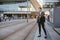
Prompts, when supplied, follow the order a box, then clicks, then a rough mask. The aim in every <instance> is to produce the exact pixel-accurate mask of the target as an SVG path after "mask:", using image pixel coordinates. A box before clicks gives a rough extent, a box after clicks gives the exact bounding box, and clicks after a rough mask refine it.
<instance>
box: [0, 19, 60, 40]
mask: <svg viewBox="0 0 60 40" xmlns="http://www.w3.org/2000/svg"><path fill="white" fill-rule="evenodd" d="M35 23H36V20H35V19H34V20H29V22H28V23H27V22H23V23H19V24H16V25H12V26H9V27H5V28H0V40H60V35H58V34H57V33H56V32H55V31H54V30H53V27H52V25H50V24H49V22H47V21H46V23H45V28H46V31H47V38H46V39H45V38H44V37H45V35H44V31H43V29H42V28H41V30H42V31H41V37H38V35H39V33H38V25H37V23H36V24H35Z"/></svg>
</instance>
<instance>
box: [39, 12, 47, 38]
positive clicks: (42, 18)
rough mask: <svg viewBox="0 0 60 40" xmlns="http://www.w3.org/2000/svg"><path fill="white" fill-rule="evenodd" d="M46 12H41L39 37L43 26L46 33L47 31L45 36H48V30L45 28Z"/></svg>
mask: <svg viewBox="0 0 60 40" xmlns="http://www.w3.org/2000/svg"><path fill="white" fill-rule="evenodd" d="M44 15H45V14H44V12H41V15H40V16H41V17H40V18H39V20H40V21H38V27H39V36H38V37H41V27H42V28H43V30H44V33H45V38H47V33H46V30H45V24H44V23H45V16H44Z"/></svg>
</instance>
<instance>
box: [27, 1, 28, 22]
mask: <svg viewBox="0 0 60 40" xmlns="http://www.w3.org/2000/svg"><path fill="white" fill-rule="evenodd" d="M27 22H28V0H27Z"/></svg>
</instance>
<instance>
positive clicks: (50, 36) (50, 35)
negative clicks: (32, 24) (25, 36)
mask: <svg viewBox="0 0 60 40" xmlns="http://www.w3.org/2000/svg"><path fill="white" fill-rule="evenodd" d="M45 29H46V31H47V38H46V39H45V38H44V37H45V35H44V31H43V29H42V28H41V30H42V31H41V37H38V35H39V34H38V28H37V31H36V34H35V37H34V40H60V35H58V34H57V33H56V32H55V31H54V29H53V27H52V25H50V24H49V23H48V22H46V23H45Z"/></svg>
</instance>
